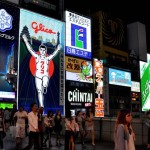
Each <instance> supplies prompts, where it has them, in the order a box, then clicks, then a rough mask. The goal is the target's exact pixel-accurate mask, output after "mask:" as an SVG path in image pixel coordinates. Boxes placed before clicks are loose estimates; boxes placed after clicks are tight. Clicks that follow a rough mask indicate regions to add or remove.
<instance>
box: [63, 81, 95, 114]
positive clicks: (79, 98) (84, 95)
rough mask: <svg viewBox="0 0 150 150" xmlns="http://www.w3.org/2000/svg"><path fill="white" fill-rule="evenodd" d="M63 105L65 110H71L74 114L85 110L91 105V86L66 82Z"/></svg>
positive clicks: (90, 84)
mask: <svg viewBox="0 0 150 150" xmlns="http://www.w3.org/2000/svg"><path fill="white" fill-rule="evenodd" d="M65 89H66V90H65V91H66V92H65V105H66V110H67V109H71V110H74V111H75V112H76V110H77V109H86V108H87V107H89V106H91V107H92V106H94V105H93V103H94V102H93V84H92V83H84V82H76V81H69V80H68V81H66V87H65Z"/></svg>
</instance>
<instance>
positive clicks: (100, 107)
mask: <svg viewBox="0 0 150 150" xmlns="http://www.w3.org/2000/svg"><path fill="white" fill-rule="evenodd" d="M94 73H95V93H96V94H95V117H104V99H103V91H104V89H103V74H104V70H103V60H98V59H94Z"/></svg>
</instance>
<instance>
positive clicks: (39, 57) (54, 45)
mask: <svg viewBox="0 0 150 150" xmlns="http://www.w3.org/2000/svg"><path fill="white" fill-rule="evenodd" d="M64 36H65V24H64V22H61V21H58V20H55V19H52V18H49V17H46V16H43V15H40V14H37V13H33V12H30V11H27V10H24V9H21V11H20V61H19V93H18V100H19V104H20V105H23V106H25V107H27V108H29V107H30V104H31V103H32V102H37V104H38V105H39V106H41V107H44V110H45V112H47V110H49V109H51V110H52V111H53V112H54V113H55V112H56V110H58V109H59V110H61V112H62V113H63V111H64V110H63V108H64V106H61V105H60V103H59V101H60V78H61V77H60V71H59V70H60V68H61V63H62V62H61V59H60V57H61V55H62V53H63V50H64V43H65V41H64V39H65V37H64Z"/></svg>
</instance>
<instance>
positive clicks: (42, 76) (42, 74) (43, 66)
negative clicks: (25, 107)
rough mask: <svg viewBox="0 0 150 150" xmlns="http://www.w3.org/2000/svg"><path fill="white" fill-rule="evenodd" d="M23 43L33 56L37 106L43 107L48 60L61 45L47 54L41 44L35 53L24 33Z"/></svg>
mask: <svg viewBox="0 0 150 150" xmlns="http://www.w3.org/2000/svg"><path fill="white" fill-rule="evenodd" d="M22 38H23V40H24V42H25V45H26V47H27V49H28V51H29V52H30V54H31V55H32V56H33V57H34V58H35V62H36V72H35V85H36V89H37V92H38V100H39V107H44V94H46V93H47V87H48V83H49V75H48V67H49V62H50V60H52V59H53V58H54V56H56V54H57V53H58V52H59V50H61V49H62V46H61V45H60V44H59V45H58V46H57V48H56V49H55V51H54V52H53V53H52V54H50V55H47V47H46V46H45V45H43V44H41V45H40V46H39V53H36V52H35V51H34V50H33V49H32V47H31V45H30V43H29V41H28V38H27V36H26V35H25V34H23V35H22Z"/></svg>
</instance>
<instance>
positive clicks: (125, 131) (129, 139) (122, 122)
mask: <svg viewBox="0 0 150 150" xmlns="http://www.w3.org/2000/svg"><path fill="white" fill-rule="evenodd" d="M131 121H132V115H131V112H130V111H129V110H127V109H122V110H120V111H119V112H118V116H117V120H116V124H115V129H114V140H115V150H135V145H134V140H135V135H134V132H133V129H132V126H131Z"/></svg>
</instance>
